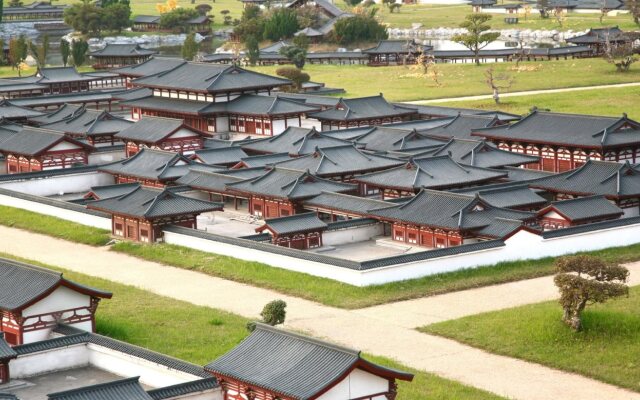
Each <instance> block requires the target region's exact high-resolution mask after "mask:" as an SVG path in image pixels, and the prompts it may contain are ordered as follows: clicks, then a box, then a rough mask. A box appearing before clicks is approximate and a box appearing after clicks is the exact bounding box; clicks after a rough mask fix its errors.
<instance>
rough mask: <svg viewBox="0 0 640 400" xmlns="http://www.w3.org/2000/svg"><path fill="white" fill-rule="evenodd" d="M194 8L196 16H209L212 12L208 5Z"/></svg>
mask: <svg viewBox="0 0 640 400" xmlns="http://www.w3.org/2000/svg"><path fill="white" fill-rule="evenodd" d="M195 8H196V11H197V12H198V14H200V15H202V16H205V15H207V14H209V13H210V12H211V10H213V7H211V5H209V4H198V5H197V6H196V7H195Z"/></svg>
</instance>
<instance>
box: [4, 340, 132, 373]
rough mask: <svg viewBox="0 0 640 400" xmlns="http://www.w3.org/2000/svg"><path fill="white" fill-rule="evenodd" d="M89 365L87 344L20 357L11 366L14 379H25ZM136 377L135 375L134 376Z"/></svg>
mask: <svg viewBox="0 0 640 400" xmlns="http://www.w3.org/2000/svg"><path fill="white" fill-rule="evenodd" d="M87 365H89V351H88V350H87V346H86V344H84V343H82V344H78V345H74V346H69V347H64V348H59V349H55V350H51V351H44V352H39V353H33V354H28V355H25V356H19V357H18V358H16V359H15V360H12V361H11V363H10V364H9V370H10V373H11V378H12V379H24V378H28V377H30V376H34V375H41V374H44V373H47V372H53V371H61V370H65V369H72V368H79V367H84V366H87ZM134 376H135V375H134Z"/></svg>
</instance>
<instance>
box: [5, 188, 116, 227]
mask: <svg viewBox="0 0 640 400" xmlns="http://www.w3.org/2000/svg"><path fill="white" fill-rule="evenodd" d="M0 205H3V206H9V207H15V208H20V209H23V210H28V211H33V212H36V213H40V214H44V215H50V216H52V217H58V218H60V219H64V220H67V221H71V222H76V223H78V224H82V225H87V226H93V227H95V228H100V229H106V230H111V219H110V218H104V217H99V216H96V215H91V214H85V213H82V212H78V211H73V210H67V209H64V208H60V207H55V206H50V205H48V204H42V203H38V202H35V201H29V200H24V199H18V198H16V197H12V196H7V195H3V194H0Z"/></svg>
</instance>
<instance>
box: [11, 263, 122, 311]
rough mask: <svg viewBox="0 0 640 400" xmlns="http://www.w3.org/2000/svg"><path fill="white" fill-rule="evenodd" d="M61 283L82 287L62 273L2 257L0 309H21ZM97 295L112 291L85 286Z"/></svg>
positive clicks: (109, 294) (108, 295) (104, 294)
mask: <svg viewBox="0 0 640 400" xmlns="http://www.w3.org/2000/svg"><path fill="white" fill-rule="evenodd" d="M61 284H66V285H71V286H73V287H77V288H81V287H82V286H81V285H78V284H76V283H73V282H71V281H68V280H66V279H65V278H63V276H62V273H60V272H55V271H51V270H48V269H44V268H40V267H36V266H33V265H28V264H24V263H20V262H17V261H13V260H8V259H4V258H0V309H2V310H7V311H12V310H19V309H21V308H22V307H25V306H27V305H29V304H30V303H31V302H33V301H35V300H37V299H39V298H40V297H41V296H44V295H46V294H47V293H50V292H51V291H52V290H54V289H55V288H56V287H58V286H59V285H61ZM82 288H83V289H86V290H87V291H88V292H91V293H92V294H93V295H95V296H100V297H111V293H108V292H103V291H100V290H97V289H92V288H84V287H82Z"/></svg>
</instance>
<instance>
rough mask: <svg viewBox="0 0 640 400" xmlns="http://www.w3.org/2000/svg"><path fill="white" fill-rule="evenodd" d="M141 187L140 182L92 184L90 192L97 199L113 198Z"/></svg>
mask: <svg viewBox="0 0 640 400" xmlns="http://www.w3.org/2000/svg"><path fill="white" fill-rule="evenodd" d="M139 187H140V183H138V182H135V183H119V184H115V185H104V186H92V187H91V190H90V191H89V193H87V195H88V194H93V195H94V196H95V197H96V199H97V200H104V199H112V198H114V197H120V196H122V195H125V194H127V193H131V192H132V191H134V190H136V189H137V188H139Z"/></svg>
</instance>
